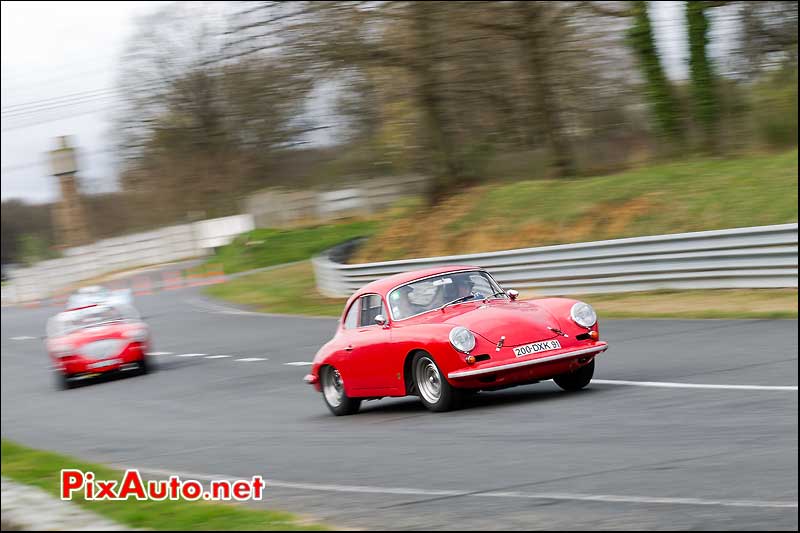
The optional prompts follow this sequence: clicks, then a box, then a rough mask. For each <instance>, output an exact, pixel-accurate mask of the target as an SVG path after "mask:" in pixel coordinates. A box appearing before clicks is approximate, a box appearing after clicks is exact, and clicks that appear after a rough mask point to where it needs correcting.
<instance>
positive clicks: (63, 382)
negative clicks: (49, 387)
mask: <svg viewBox="0 0 800 533" xmlns="http://www.w3.org/2000/svg"><path fill="white" fill-rule="evenodd" d="M74 387H75V382H74V381H70V379H69V376H68V375H67V374H65V373H64V372H56V388H57V389H58V390H69V389H72V388H74Z"/></svg>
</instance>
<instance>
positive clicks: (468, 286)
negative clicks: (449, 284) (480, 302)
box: [455, 275, 475, 298]
mask: <svg viewBox="0 0 800 533" xmlns="http://www.w3.org/2000/svg"><path fill="white" fill-rule="evenodd" d="M455 285H456V295H455V298H465V297H467V296H473V295H474V294H475V290H474V289H475V287H474V285H473V283H472V280H471V279H470V278H469V277H468V276H463V275H462V276H458V277H457V278H456V283H455Z"/></svg>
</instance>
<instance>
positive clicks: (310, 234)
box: [206, 220, 376, 274]
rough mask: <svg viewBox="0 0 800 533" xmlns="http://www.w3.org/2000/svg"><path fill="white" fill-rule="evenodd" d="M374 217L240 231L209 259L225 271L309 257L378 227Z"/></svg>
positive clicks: (366, 234)
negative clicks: (294, 226)
mask: <svg viewBox="0 0 800 533" xmlns="http://www.w3.org/2000/svg"><path fill="white" fill-rule="evenodd" d="M375 228H376V225H375V223H374V222H371V221H363V220H362V221H354V222H346V223H339V224H332V225H327V226H314V227H307V228H298V229H274V228H265V229H256V230H253V231H250V232H248V233H245V234H244V235H240V236H239V237H237V238H236V239H235V240H234V241H233V242H232V243H230V244H228V245H227V246H223V247H222V248H220V249H219V250H217V252H216V253H215V254H214V255H213V256H212V257H210V258H209V259H208V261H207V262H206V264H207V265H210V264H215V265H221V266H222V268H223V270H224V271H225V273H226V274H234V273H236V272H243V271H245V270H251V269H254V268H261V267H266V266H272V265H279V264H281V263H291V262H294V261H302V260H303V259H308V258H309V257H311V256H312V255H314V254H317V253H319V252H322V251H324V250H326V249H328V248H331V247H333V246H335V245H337V244H341V243H343V242H345V241H347V240H350V239H353V238H355V237H366V236H369V235H371V234H372V233H373V232H374V231H375Z"/></svg>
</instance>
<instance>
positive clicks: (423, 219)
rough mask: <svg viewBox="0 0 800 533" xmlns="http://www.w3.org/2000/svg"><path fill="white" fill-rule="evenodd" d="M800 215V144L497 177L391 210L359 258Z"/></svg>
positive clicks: (576, 239) (708, 226)
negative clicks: (435, 200) (573, 172)
mask: <svg viewBox="0 0 800 533" xmlns="http://www.w3.org/2000/svg"><path fill="white" fill-rule="evenodd" d="M795 221H797V150H792V151H790V152H786V153H783V154H777V155H776V154H770V155H759V156H751V157H740V158H735V159H733V158H731V159H702V160H691V161H683V162H678V163H672V164H668V165H661V166H652V167H645V168H642V169H638V170H632V171H628V172H624V173H621V174H614V175H610V176H598V177H591V178H576V179H560V180H531V181H522V182H516V183H510V184H505V185H497V184H489V185H484V186H479V187H475V188H472V189H468V190H465V191H454V194H453V197H452V198H450V199H449V200H447V201H446V202H445V203H444V204H442V205H439V206H437V207H436V208H433V209H432V208H429V207H427V206H426V205H425V204H424V203H423V202H422V201H421V200H410V201H406V202H403V203H401V204H398V205H397V206H396V207H395V208H394V209H391V210H388V211H387V212H386V213H384V214H383V216H382V218H381V219H380V220H379V224H378V231H377V232H376V233H375V234H374V235H373V237H372V238H370V239H369V241H368V242H367V244H366V245H365V246H363V247H362V248H361V249H360V250H359V252H358V253H357V254H356V255H355V256H354V257H353V258H352V260H351V261H352V262H354V263H358V262H364V261H384V260H391V259H404V258H411V257H427V256H435V255H443V254H461V253H472V252H483V251H493V250H503V249H511V248H520V247H527V246H540V245H547V244H560V243H573V242H584V241H594V240H602V239H613V238H622V237H632V236H639V235H655V234H664V233H680V232H685V231H702V230H708V229H722V228H734V227H743V226H759V225H766V224H780V223H785V222H795Z"/></svg>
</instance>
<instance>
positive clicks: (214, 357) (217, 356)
mask: <svg viewBox="0 0 800 533" xmlns="http://www.w3.org/2000/svg"><path fill="white" fill-rule="evenodd" d="M226 357H230V355H207V356H206V359H225V358H226Z"/></svg>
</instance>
